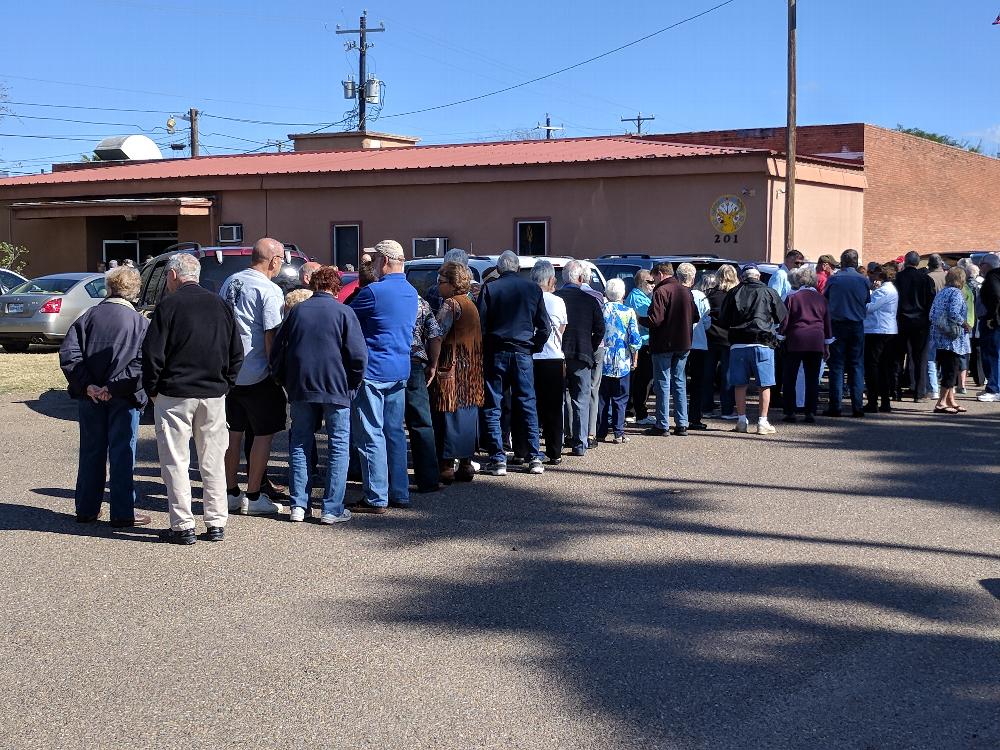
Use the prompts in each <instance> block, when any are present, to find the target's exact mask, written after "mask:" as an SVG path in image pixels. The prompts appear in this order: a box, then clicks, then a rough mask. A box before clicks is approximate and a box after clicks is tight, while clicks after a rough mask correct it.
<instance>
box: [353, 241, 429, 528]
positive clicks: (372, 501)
mask: <svg viewBox="0 0 1000 750" xmlns="http://www.w3.org/2000/svg"><path fill="white" fill-rule="evenodd" d="M373 253H374V255H373V258H372V262H373V264H374V271H375V276H376V278H378V279H379V281H378V282H377V283H375V284H369V285H368V286H366V287H364V288H363V289H362V290H361V291H360V292H358V295H357V296H356V297H355V298H354V299H353V300H352V301H351V307H352V308H353V309H354V312H355V314H356V315H357V316H358V322H359V323H361V332H362V333H363V334H364V337H365V343H366V344H367V345H368V364H367V366H366V367H365V376H364V379H363V380H362V381H361V387H360V388H358V393H357V395H356V396H355V397H354V403H353V407H352V409H351V439H352V441H353V442H354V446H355V447H356V448H357V451H358V456H359V458H360V463H361V478H362V481H363V483H364V491H365V499H364V500H362V501H361V502H360V503H359V504H358V505H356V506H354V507H353V508H352V510H354V512H355V513H385V512H386V506H388V505H389V504H390V503H391V504H392V505H395V506H398V507H406V506H408V505H409V504H410V488H409V477H408V475H407V472H406V433H405V432H404V431H403V417H404V410H405V407H406V381H407V380H408V379H409V377H410V348H411V346H412V344H413V326H414V323H416V320H417V292H416V290H415V289H414V288H413V287H412V286H410V284H409V283H408V282H407V281H406V276H405V275H404V274H403V261H404V259H405V256H404V254H403V248H402V246H401V245H400V244H399V243H398V242H396V241H395V240H382V241H381V242H379V243H378V244H377V245H375V247H374V249H373Z"/></svg>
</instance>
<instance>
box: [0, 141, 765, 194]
mask: <svg viewBox="0 0 1000 750" xmlns="http://www.w3.org/2000/svg"><path fill="white" fill-rule="evenodd" d="M749 153H761V151H760V150H759V149H748V148H734V147H717V146H700V145H692V144H677V143H664V142H656V141H645V140H639V139H635V138H628V137H610V138H560V139H554V140H543V141H510V142H503V143H468V144H461V145H451V146H413V147H403V148H387V149H364V150H355V151H306V152H297V153H296V152H292V153H280V154H238V155H234V156H201V157H198V158H196V159H164V160H162V161H147V162H142V163H138V164H119V165H115V166H108V167H95V168H90V169H80V170H70V171H64V172H55V173H52V174H44V175H41V174H40V175H27V176H24V177H9V178H4V179H0V188H2V187H4V186H11V187H13V186H19V185H57V184H72V183H81V184H82V183H93V182H110V181H119V180H166V179H176V178H190V177H232V176H242V175H277V174H309V173H338V172H364V171H375V170H410V169H441V168H449V167H503V166H527V165H542V164H571V163H581V162H596V161H620V160H630V159H676V158H682V157H692V156H724V155H733V154H749Z"/></svg>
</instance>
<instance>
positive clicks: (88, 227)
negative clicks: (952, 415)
mask: <svg viewBox="0 0 1000 750" xmlns="http://www.w3.org/2000/svg"><path fill="white" fill-rule="evenodd" d="M345 147H346V148H345ZM298 148H300V149H318V148H326V149H332V150H299V151H296V152H292V153H283V154H258V155H239V156H207V157H200V158H196V159H176V160H161V161H147V162H141V163H121V162H116V163H112V164H108V165H99V166H83V165H75V166H74V167H72V168H68V169H57V171H54V172H53V173H51V174H45V175H32V176H25V177H17V178H8V179H0V239H4V240H8V241H12V242H14V243H17V244H21V245H26V246H27V247H28V248H29V250H30V251H31V268H30V271H31V273H35V274H37V273H47V272H53V271H68V270H81V269H90V268H95V267H96V265H97V263H98V262H100V261H101V260H103V259H105V258H111V257H125V256H131V257H134V258H136V259H137V260H140V259H142V258H144V257H145V256H147V255H150V254H155V253H157V252H159V251H161V250H162V249H164V248H165V247H166V246H167V245H168V244H170V243H172V242H175V241H197V242H200V243H202V244H204V245H215V244H219V241H220V227H221V228H222V236H223V237H224V238H225V239H226V240H229V241H233V242H238V241H239V240H238V239H236V238H237V237H239V233H240V232H241V234H242V242H243V243H244V244H245V243H247V242H252V241H253V240H254V239H255V238H257V237H260V236H264V235H269V236H273V237H276V238H278V239H280V240H282V241H284V242H289V243H294V244H296V245H298V246H299V247H300V248H301V249H302V250H303V251H305V252H306V253H307V254H309V255H311V256H314V257H316V258H317V259H318V260H320V261H322V262H337V263H339V264H341V265H343V264H346V263H353V264H355V265H356V264H357V252H358V248H360V247H364V246H369V245H372V244H374V243H375V242H376V241H378V240H380V239H383V238H387V237H391V238H395V239H397V240H399V241H400V242H401V243H402V244H403V245H404V247H406V248H407V249H408V251H412V249H413V248H414V247H415V246H417V247H419V246H426V244H425V243H416V245H415V243H414V240H419V239H421V238H446V240H447V243H448V244H449V245H450V246H451V247H462V248H464V249H467V250H470V251H471V252H474V253H480V254H486V253H496V252H499V251H500V250H503V249H505V248H513V249H516V250H518V251H519V252H522V253H524V254H539V253H546V254H550V255H573V256H577V257H595V256H597V255H601V254H603V253H612V252H649V253H712V254H716V255H719V256H723V257H732V258H735V259H741V260H742V259H753V260H770V261H778V260H780V257H781V254H782V253H781V250H782V245H783V233H784V196H785V189H784V188H785V184H784V159H783V157H782V156H781V155H780V154H779V153H777V152H776V151H775V150H773V149H770V148H762V147H743V146H740V145H730V144H726V145H702V144H696V143H686V144H685V143H677V142H674V141H672V140H670V141H667V140H660V139H659V137H643V138H636V137H608V138H584V139H560V140H550V141H519V142H509V143H477V144H465V145H452V146H424V147H421V146H412V145H409V144H408V141H407V139H405V138H401V137H394V136H387V135H382V134H371V133H369V134H366V135H365V136H364V142H361V141H360V140H358V139H354V140H352V139H350V138H345V137H344V134H337V135H335V136H333V137H331V138H330V139H329V140H327V141H324V140H322V139H317V137H316V136H315V135H311V136H310V137H309V139H308V141H305V140H303V141H302V142H300V143H299V144H298ZM837 151H838V152H840V151H841V150H840V149H837ZM797 178H798V179H797V186H798V189H797V201H796V202H797V205H796V245H797V246H798V247H799V248H800V249H801V250H803V252H805V253H806V255H807V256H810V257H816V256H818V255H819V254H821V253H824V252H839V251H840V250H842V249H844V248H847V247H855V248H861V249H863V243H864V236H865V210H866V187H867V180H866V173H865V168H864V165H863V163H861V162H859V161H857V160H852V159H850V158H844V156H843V154H842V153H837V154H834V155H829V156H826V155H824V156H809V155H807V156H805V157H803V158H802V159H801V161H800V163H799V166H798V173H797ZM440 244H441V243H439V246H440Z"/></svg>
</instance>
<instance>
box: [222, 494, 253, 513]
mask: <svg viewBox="0 0 1000 750" xmlns="http://www.w3.org/2000/svg"><path fill="white" fill-rule="evenodd" d="M226 499H227V500H229V512H230V513H242V514H243V515H246V512H247V503H249V502H250V501H249V500H247V496H246V494H244V493H242V492H241V493H240V494H238V495H230V494H229V493H226Z"/></svg>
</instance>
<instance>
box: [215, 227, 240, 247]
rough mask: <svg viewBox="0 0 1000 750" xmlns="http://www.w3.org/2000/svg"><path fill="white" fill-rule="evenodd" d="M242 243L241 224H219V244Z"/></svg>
mask: <svg viewBox="0 0 1000 750" xmlns="http://www.w3.org/2000/svg"><path fill="white" fill-rule="evenodd" d="M231 242H243V225H242V224H219V244H220V245H221V244H224V243H231Z"/></svg>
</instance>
